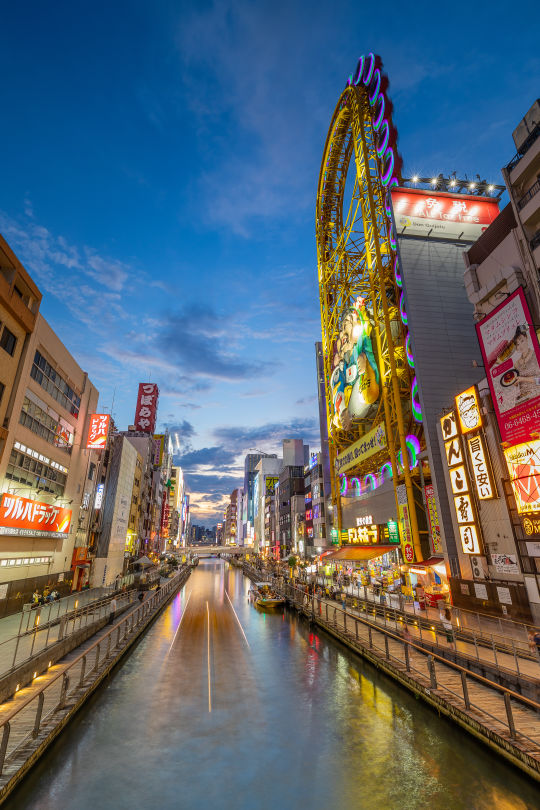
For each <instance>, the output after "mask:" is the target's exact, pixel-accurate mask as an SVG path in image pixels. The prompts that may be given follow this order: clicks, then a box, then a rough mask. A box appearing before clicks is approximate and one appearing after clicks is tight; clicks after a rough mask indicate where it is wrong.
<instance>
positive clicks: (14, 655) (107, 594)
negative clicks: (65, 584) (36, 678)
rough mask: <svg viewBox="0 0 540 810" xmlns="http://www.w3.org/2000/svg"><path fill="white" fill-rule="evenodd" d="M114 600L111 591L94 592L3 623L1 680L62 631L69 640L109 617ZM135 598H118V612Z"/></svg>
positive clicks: (28, 612)
mask: <svg viewBox="0 0 540 810" xmlns="http://www.w3.org/2000/svg"><path fill="white" fill-rule="evenodd" d="M110 598H111V589H110V588H92V589H89V590H87V591H82V592H80V593H73V594H70V595H69V596H67V597H65V598H64V599H60V600H59V601H58V602H51V603H49V604H46V605H42V606H40V607H38V608H32V609H27V610H24V611H22V612H21V613H15V614H13V615H11V616H6V617H5V618H3V619H1V620H0V677H2V676H3V675H5V674H6V673H7V672H9V671H11V670H12V669H13V668H14V667H15V666H19V665H21V664H22V663H23V662H24V661H26V660H28V658H31V657H32V656H34V655H36V654H37V653H39V652H41V651H42V650H45V649H47V648H48V647H50V646H51V645H52V644H54V643H55V642H56V641H57V640H58V638H59V634H60V632H61V631H62V637H63V638H66V636H68V635H70V634H71V633H73V632H74V631H75V630H79V629H80V628H81V627H85V626H86V625H87V624H92V623H93V622H95V621H97V620H98V619H100V618H102V617H104V616H105V615H107V613H108V612H109V604H108V603H109V601H110ZM133 598H134V596H133V593H132V592H131V595H130V593H129V592H128V593H127V594H126V595H125V596H123V597H117V609H119V608H121V607H124V606H125V605H126V604H128V603H129V601H130V599H131V600H132V599H133ZM66 614H70V617H69V619H68V620H67V621H66V622H61V621H58V620H59V619H61V618H62V616H64V615H66ZM19 629H20V632H21V634H20V636H19V635H18V633H19Z"/></svg>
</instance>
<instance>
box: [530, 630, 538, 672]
mask: <svg viewBox="0 0 540 810" xmlns="http://www.w3.org/2000/svg"><path fill="white" fill-rule="evenodd" d="M528 634H529V647H530V648H531V651H532V652H533V653H534V654H535V656H536V660H537V661H538V663H539V664H540V630H535V629H534V627H531V628H529V632H528Z"/></svg>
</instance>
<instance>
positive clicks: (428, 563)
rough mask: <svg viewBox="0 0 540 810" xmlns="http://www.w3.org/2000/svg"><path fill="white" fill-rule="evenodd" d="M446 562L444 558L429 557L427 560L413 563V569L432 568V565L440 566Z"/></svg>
mask: <svg viewBox="0 0 540 810" xmlns="http://www.w3.org/2000/svg"><path fill="white" fill-rule="evenodd" d="M443 562H444V557H428V559H427V560H421V561H420V562H414V563H411V568H430V567H431V566H432V565H438V564H439V563H443Z"/></svg>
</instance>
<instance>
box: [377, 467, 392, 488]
mask: <svg viewBox="0 0 540 810" xmlns="http://www.w3.org/2000/svg"><path fill="white" fill-rule="evenodd" d="M392 477H393V473H392V465H391V464H390V462H389V461H386V462H385V463H384V464H383V465H382V467H381V469H380V472H379V486H380V485H381V484H384V481H385V480H389V479H390V478H392Z"/></svg>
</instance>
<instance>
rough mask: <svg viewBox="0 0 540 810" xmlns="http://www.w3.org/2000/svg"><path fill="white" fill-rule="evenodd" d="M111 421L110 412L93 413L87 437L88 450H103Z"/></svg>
mask: <svg viewBox="0 0 540 810" xmlns="http://www.w3.org/2000/svg"><path fill="white" fill-rule="evenodd" d="M110 421H111V417H110V415H109V414H108V413H93V414H92V415H91V416H90V425H89V427H88V436H87V439H86V449H87V450H103V449H104V448H105V446H106V444H107V435H108V433H109V424H110Z"/></svg>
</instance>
